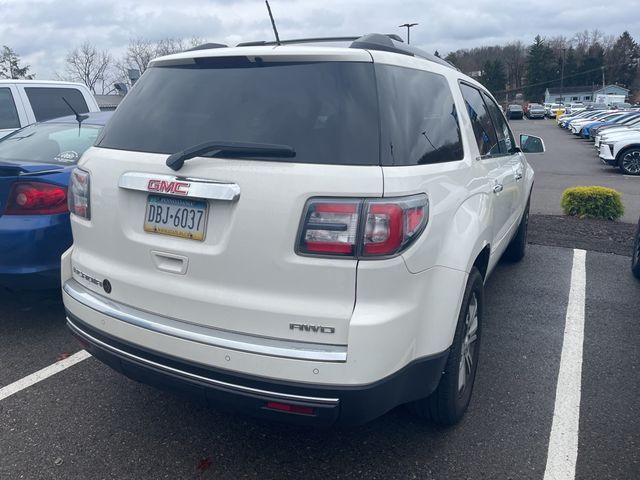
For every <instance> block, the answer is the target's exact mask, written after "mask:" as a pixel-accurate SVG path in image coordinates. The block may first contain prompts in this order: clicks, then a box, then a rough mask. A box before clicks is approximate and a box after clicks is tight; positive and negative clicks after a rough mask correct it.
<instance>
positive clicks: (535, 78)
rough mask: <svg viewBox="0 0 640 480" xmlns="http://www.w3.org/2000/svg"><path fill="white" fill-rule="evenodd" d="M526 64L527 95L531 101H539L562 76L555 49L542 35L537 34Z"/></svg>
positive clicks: (529, 50) (530, 47)
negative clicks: (555, 56) (554, 53)
mask: <svg viewBox="0 0 640 480" xmlns="http://www.w3.org/2000/svg"><path fill="white" fill-rule="evenodd" d="M526 64H527V76H526V86H525V89H524V91H525V95H526V96H527V98H528V99H529V100H531V101H539V100H541V99H542V97H543V95H544V91H545V89H546V88H548V87H550V86H551V85H552V83H553V82H554V81H555V80H556V79H557V78H558V77H559V76H560V75H559V72H558V64H557V61H556V58H554V55H553V51H552V50H551V48H550V47H549V46H548V45H547V43H546V42H545V41H544V39H542V37H540V35H537V36H536V38H535V39H534V42H533V44H532V45H530V46H529V49H528V51H527V62H526Z"/></svg>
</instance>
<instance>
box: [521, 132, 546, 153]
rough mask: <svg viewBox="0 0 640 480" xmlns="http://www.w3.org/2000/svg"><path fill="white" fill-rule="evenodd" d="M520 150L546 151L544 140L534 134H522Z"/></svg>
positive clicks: (524, 151)
mask: <svg viewBox="0 0 640 480" xmlns="http://www.w3.org/2000/svg"><path fill="white" fill-rule="evenodd" d="M520 150H522V152H523V153H544V151H545V148H544V141H543V140H542V139H541V138H540V137H536V136H534V135H526V134H524V133H522V134H520Z"/></svg>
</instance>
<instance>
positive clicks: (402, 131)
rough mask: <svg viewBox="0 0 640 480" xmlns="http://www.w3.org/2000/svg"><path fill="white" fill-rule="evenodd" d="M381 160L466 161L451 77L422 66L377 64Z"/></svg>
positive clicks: (387, 162) (384, 162)
mask: <svg viewBox="0 0 640 480" xmlns="http://www.w3.org/2000/svg"><path fill="white" fill-rule="evenodd" d="M375 68H376V78H377V81H378V92H379V96H380V100H379V105H380V107H379V108H380V121H381V137H380V138H381V150H380V151H381V163H382V165H424V164H429V163H442V162H452V161H456V160H462V158H463V157H464V152H463V149H462V141H461V136H460V127H459V126H458V115H457V112H456V108H455V104H454V102H453V96H452V94H451V89H450V88H449V84H448V82H447V80H446V79H445V78H444V77H443V76H442V75H438V74H435V73H431V72H425V71H422V70H414V69H411V68H404V67H395V66H390V65H376V66H375Z"/></svg>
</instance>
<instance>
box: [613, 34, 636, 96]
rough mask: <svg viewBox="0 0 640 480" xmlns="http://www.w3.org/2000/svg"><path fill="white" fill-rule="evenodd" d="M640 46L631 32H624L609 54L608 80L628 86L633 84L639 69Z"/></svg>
mask: <svg viewBox="0 0 640 480" xmlns="http://www.w3.org/2000/svg"><path fill="white" fill-rule="evenodd" d="M639 60H640V48H639V47H638V44H637V43H636V42H635V41H634V40H633V38H632V37H631V35H629V32H626V31H625V32H624V33H623V34H622V35H620V37H619V38H618V40H617V41H616V43H615V44H614V46H613V48H612V49H611V51H610V52H609V53H608V54H607V66H608V69H607V72H606V73H607V77H608V78H607V81H608V83H618V84H621V85H623V86H625V87H627V88H630V87H631V85H632V84H633V82H634V80H635V78H636V73H637V71H638V61H639Z"/></svg>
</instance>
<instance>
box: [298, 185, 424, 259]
mask: <svg viewBox="0 0 640 480" xmlns="http://www.w3.org/2000/svg"><path fill="white" fill-rule="evenodd" d="M428 219H429V202H428V199H427V196H426V195H425V194H420V195H413V196H410V197H396V198H383V199H355V200H352V199H338V198H332V199H311V200H309V201H308V202H307V205H306V208H305V212H304V217H303V222H302V228H301V231H300V236H299V239H298V252H299V253H302V254H307V255H320V256H341V257H351V258H353V257H357V258H367V257H388V256H392V255H396V254H398V253H400V252H401V251H402V250H404V249H405V248H406V247H407V246H408V245H409V244H410V243H411V242H413V241H414V240H415V239H416V238H417V237H418V236H419V235H420V233H422V231H423V230H424V228H425V226H426V225H427V221H428Z"/></svg>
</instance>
